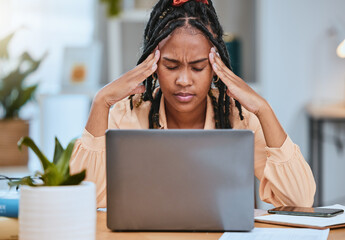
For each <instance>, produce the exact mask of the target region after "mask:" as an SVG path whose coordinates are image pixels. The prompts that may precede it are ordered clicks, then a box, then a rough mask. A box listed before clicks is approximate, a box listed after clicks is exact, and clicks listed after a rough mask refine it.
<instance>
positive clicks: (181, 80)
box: [176, 71, 193, 87]
mask: <svg viewBox="0 0 345 240" xmlns="http://www.w3.org/2000/svg"><path fill="white" fill-rule="evenodd" d="M176 84H177V85H180V86H183V87H186V86H190V85H192V84H193V81H192V77H191V76H189V74H188V73H187V72H185V71H184V72H181V74H180V75H179V76H178V78H177V80H176Z"/></svg>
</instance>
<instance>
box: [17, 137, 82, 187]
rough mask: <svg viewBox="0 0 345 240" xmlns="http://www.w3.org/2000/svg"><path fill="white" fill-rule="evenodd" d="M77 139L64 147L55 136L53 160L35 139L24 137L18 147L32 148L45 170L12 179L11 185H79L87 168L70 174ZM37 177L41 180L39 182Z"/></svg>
mask: <svg viewBox="0 0 345 240" xmlns="http://www.w3.org/2000/svg"><path fill="white" fill-rule="evenodd" d="M75 141H76V139H73V140H72V141H71V142H70V143H69V144H68V146H67V148H66V149H64V148H63V147H62V146H61V144H60V142H59V140H58V139H57V138H55V151H54V157H53V161H52V162H51V161H49V160H48V159H47V157H46V156H45V155H44V154H43V153H42V152H41V151H40V149H39V148H38V147H37V146H36V144H35V143H34V141H33V140H32V139H31V138H29V137H22V138H21V139H20V140H19V142H18V148H19V149H20V150H21V148H22V146H23V145H25V146H27V147H29V148H31V150H32V151H34V153H35V154H36V156H37V157H38V158H39V159H40V161H41V164H42V167H43V170H44V172H43V173H41V172H36V174H35V176H34V177H32V176H27V177H23V178H21V179H20V180H18V181H12V183H10V185H11V186H12V187H13V186H18V185H29V186H33V187H39V186H66V185H78V184H80V183H81V182H82V181H83V180H84V179H85V176H86V170H83V171H81V172H80V173H77V174H74V175H70V168H69V162H70V159H71V156H72V152H73V147H74V144H75ZM37 177H38V178H39V179H40V180H41V181H40V182H37V180H35V179H37Z"/></svg>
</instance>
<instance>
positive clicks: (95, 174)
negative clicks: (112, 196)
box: [70, 129, 106, 207]
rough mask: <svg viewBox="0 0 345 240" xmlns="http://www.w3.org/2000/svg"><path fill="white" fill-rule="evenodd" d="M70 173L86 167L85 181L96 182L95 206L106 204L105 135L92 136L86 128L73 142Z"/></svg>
mask: <svg viewBox="0 0 345 240" xmlns="http://www.w3.org/2000/svg"><path fill="white" fill-rule="evenodd" d="M70 169H71V173H72V174H74V173H77V172H80V171H82V170H83V169H86V179H85V181H90V182H93V183H95V184H96V196H97V207H105V206H106V174H105V173H106V172H105V136H101V137H94V136H92V135H91V133H89V132H88V131H87V130H86V129H84V132H83V134H82V137H81V138H80V139H78V140H77V141H76V143H75V146H74V149H73V153H72V157H71V162H70Z"/></svg>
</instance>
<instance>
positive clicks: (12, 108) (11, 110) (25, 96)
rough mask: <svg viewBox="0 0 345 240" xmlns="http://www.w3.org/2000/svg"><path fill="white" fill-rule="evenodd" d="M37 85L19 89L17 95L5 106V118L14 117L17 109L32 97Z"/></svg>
mask: <svg viewBox="0 0 345 240" xmlns="http://www.w3.org/2000/svg"><path fill="white" fill-rule="evenodd" d="M37 87H38V84H36V85H33V86H30V87H28V88H23V89H21V90H20V92H19V94H18V97H16V98H15V99H14V101H13V102H12V103H11V104H10V105H9V106H7V111H6V115H5V118H13V117H16V116H17V115H18V112H19V109H20V108H21V107H22V106H23V105H24V104H26V103H27V102H28V101H29V100H30V99H31V98H32V96H33V95H34V93H35V91H36V89H37Z"/></svg>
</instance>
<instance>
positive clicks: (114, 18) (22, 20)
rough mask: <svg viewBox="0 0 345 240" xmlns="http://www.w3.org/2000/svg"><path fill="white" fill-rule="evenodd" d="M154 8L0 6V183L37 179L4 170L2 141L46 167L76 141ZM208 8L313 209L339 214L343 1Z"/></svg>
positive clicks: (268, 0) (342, 190)
mask: <svg viewBox="0 0 345 240" xmlns="http://www.w3.org/2000/svg"><path fill="white" fill-rule="evenodd" d="M155 2H156V1H155V0H123V1H120V0H73V1H70V0H0V98H1V99H0V102H2V105H0V119H2V120H0V155H2V156H3V158H2V160H1V161H0V174H7V175H16V176H18V175H25V174H28V173H29V172H34V171H36V170H38V169H40V164H39V161H38V159H37V158H36V157H35V156H34V154H32V153H31V152H29V153H28V156H27V155H25V153H22V154H21V155H20V156H16V157H15V158H16V159H17V160H18V159H22V160H20V161H17V160H16V161H14V160H11V157H12V158H13V156H12V155H11V156H7V155H10V154H8V153H9V152H11V151H10V150H9V149H10V148H11V147H12V145H13V143H10V141H9V139H13V141H14V142H16V141H18V139H19V137H20V136H22V135H23V133H25V132H27V134H29V136H31V137H32V138H33V139H34V140H35V142H36V143H37V144H38V145H39V146H40V148H41V149H42V150H43V152H45V153H46V155H48V157H50V156H53V150H54V137H55V136H57V137H58V138H59V139H60V141H61V142H62V144H63V146H66V144H67V143H68V142H69V140H70V139H72V138H74V137H78V136H80V135H81V133H82V131H83V129H84V126H85V124H86V121H87V117H88V113H89V109H90V105H91V102H92V98H93V96H94V94H95V93H96V92H97V91H98V90H99V89H100V88H101V87H102V86H104V85H105V84H107V83H109V82H110V81H112V80H115V79H117V78H118V77H119V76H120V75H121V74H123V73H125V72H126V71H128V70H130V69H132V68H133V67H134V66H135V65H136V62H137V60H138V58H139V56H140V55H141V43H142V35H143V31H144V27H145V24H146V22H147V21H148V18H149V14H150V9H151V7H152V6H153V5H154V3H155ZM213 2H214V5H215V7H216V9H217V12H218V15H219V18H220V21H221V23H222V25H223V28H224V30H225V32H226V33H227V34H226V36H225V37H224V40H225V41H226V42H227V46H228V50H229V53H230V55H231V56H232V65H233V67H234V69H235V71H236V72H235V73H237V74H238V75H240V76H241V77H242V78H243V79H244V80H245V81H246V82H248V84H250V86H252V87H253V88H254V89H255V90H256V91H257V92H259V93H260V94H261V95H262V96H263V97H264V98H265V99H266V100H268V102H269V103H270V104H271V106H272V108H273V109H274V111H275V113H276V115H277V117H278V118H279V120H280V122H281V124H282V125H283V127H284V129H285V130H286V132H287V133H288V134H289V135H290V137H291V138H292V140H293V141H294V142H295V143H296V144H298V145H299V147H300V149H301V151H302V153H303V155H304V156H305V158H306V160H307V161H308V162H310V163H311V164H312V166H313V172H314V174H315V175H316V178H317V182H318V187H319V188H318V194H317V196H316V203H317V204H322V205H329V204H334V203H340V204H345V185H344V184H343V183H344V182H345V174H344V170H345V149H344V144H345V123H344V122H345V113H344V111H345V110H344V109H345V59H344V57H345V53H344V49H343V50H341V46H343V48H344V45H345V43H344V42H343V44H342V45H340V47H338V46H339V44H341V42H342V41H344V40H345V14H344V9H345V1H343V0H329V1H323V0H290V1H282V0H214V1H213ZM337 49H338V52H337ZM16 74H17V75H16ZM18 76H19V77H18ZM13 79H14V80H13ZM15 79H17V80H15ZM18 79H19V80H18ZM16 81H17V83H16V84H17V85H14V82H16ZM6 84H7V85H6ZM13 89H16V90H15V91H12V90H13ZM6 91H7V92H6ZM1 94H2V96H1ZM6 94H7V95H6ZM30 94H31V95H32V96H33V97H32V98H31V95H30ZM5 95H6V96H5ZM18 96H21V98H20V100H16V99H17V98H18ZM31 99H33V100H31ZM6 104H7V105H6ZM6 106H7V107H6ZM21 106H22V107H21ZM9 112H11V113H13V114H12V115H11V116H12V117H11V116H10V115H9ZM7 115H8V116H7ZM18 118H19V119H22V122H21V123H18V122H16V123H12V122H11V123H9V119H18ZM13 124H15V125H13ZM16 124H19V125H16ZM18 129H22V130H21V131H22V132H19V133H18V132H17V130H18ZM16 134H17V135H16ZM18 136H19V137H18ZM4 149H5V150H4ZM13 151H14V150H13ZM14 154H17V153H14ZM320 157H321V160H320ZM0 159H1V158H0ZM14 165H16V166H15V167H14ZM320 189H321V190H320ZM259 207H262V208H267V207H269V206H267V205H264V204H263V203H260V204H259Z"/></svg>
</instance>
